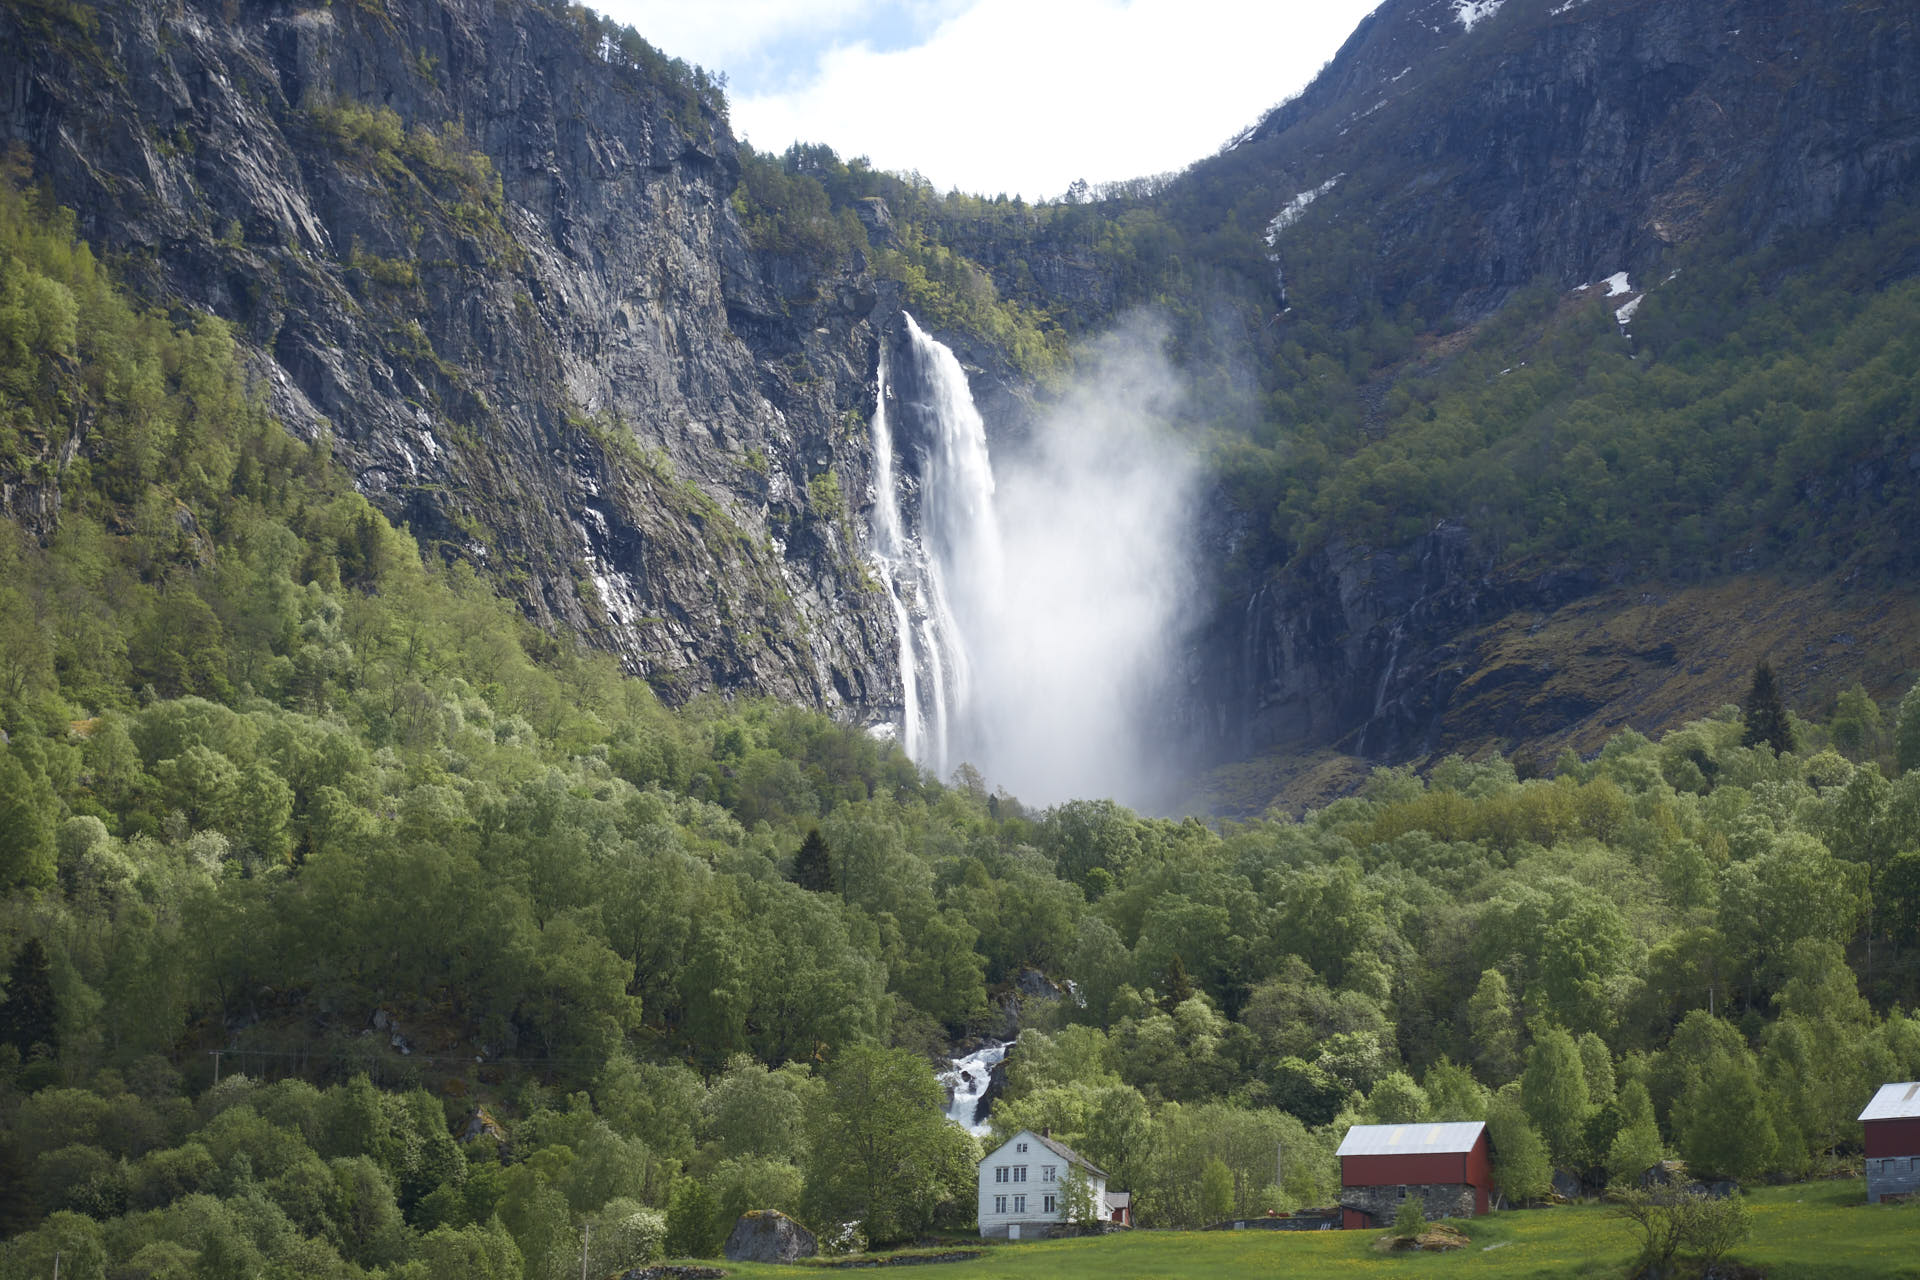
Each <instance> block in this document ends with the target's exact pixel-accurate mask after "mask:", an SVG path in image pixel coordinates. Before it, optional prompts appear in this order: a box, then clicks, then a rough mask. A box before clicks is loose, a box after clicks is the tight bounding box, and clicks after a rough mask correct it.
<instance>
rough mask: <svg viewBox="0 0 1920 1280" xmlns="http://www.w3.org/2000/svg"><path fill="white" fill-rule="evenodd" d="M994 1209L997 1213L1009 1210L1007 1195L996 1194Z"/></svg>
mask: <svg viewBox="0 0 1920 1280" xmlns="http://www.w3.org/2000/svg"><path fill="white" fill-rule="evenodd" d="M993 1211H994V1212H995V1213H1005V1212H1006V1211H1007V1198H1006V1197H1005V1196H995V1197H994V1198H993Z"/></svg>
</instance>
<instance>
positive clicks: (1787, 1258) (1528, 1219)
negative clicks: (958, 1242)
mask: <svg viewBox="0 0 1920 1280" xmlns="http://www.w3.org/2000/svg"><path fill="white" fill-rule="evenodd" d="M1752 1204H1753V1234H1752V1236H1751V1237H1750V1238H1749V1239H1748V1240H1747V1241H1746V1243H1745V1244H1743V1245H1741V1246H1740V1247H1739V1248H1738V1249H1736V1250H1735V1251H1734V1253H1733V1255H1732V1259H1733V1260H1734V1261H1736V1262H1739V1263H1742V1264H1745V1265H1747V1266H1750V1267H1756V1268H1758V1269H1759V1270H1760V1271H1761V1272H1763V1273H1764V1274H1765V1275H1766V1276H1767V1277H1768V1278H1769V1280H1830V1278H1831V1280H1840V1278H1841V1277H1847V1278H1848V1280H1852V1278H1854V1277H1920V1205H1871V1206H1870V1205H1868V1204H1867V1203H1866V1194H1865V1191H1864V1188H1863V1187H1862V1184H1861V1182H1860V1180H1859V1179H1857V1178H1850V1179H1842V1180H1838V1181H1828V1182H1815V1183H1802V1184H1797V1185H1792V1186H1784V1187H1767V1188H1762V1189H1760V1190H1758V1191H1755V1192H1754V1193H1753V1195H1752ZM1465 1226H1466V1230H1467V1233H1468V1234H1469V1235H1470V1236H1471V1237H1472V1240H1473V1243H1472V1245H1470V1246H1469V1247H1468V1248H1466V1249H1463V1250H1460V1251H1458V1252H1455V1253H1447V1254H1418V1255H1410V1254H1399V1253H1380V1252H1377V1251H1376V1250H1375V1249H1374V1247H1373V1246H1374V1242H1375V1241H1376V1240H1377V1239H1378V1238H1379V1237H1380V1235H1381V1233H1380V1232H1378V1231H1326V1232H1290V1231H1271V1232H1270V1231H1240V1232H1193V1231H1136V1232H1131V1233H1129V1234H1126V1235H1120V1236H1109V1237H1106V1238H1104V1239H1093V1240H1056V1241H1044V1242H1036V1243H1032V1244H1017V1245H1003V1244H992V1245H984V1244H983V1245H982V1246H981V1247H982V1248H983V1249H984V1250H985V1256H983V1257H981V1258H978V1259H975V1260H973V1261H969V1262H960V1263H952V1264H947V1265H946V1266H945V1267H943V1268H942V1269H940V1270H938V1271H935V1272H932V1273H927V1272H922V1271H918V1270H915V1271H913V1272H911V1273H910V1274H911V1275H914V1276H918V1277H924V1280H1028V1278H1029V1277H1031V1278H1032V1280H1043V1278H1044V1280H1076V1278H1078V1277H1086V1278H1087V1280H1187V1278H1188V1277H1195V1278H1196V1280H1197V1278H1198V1277H1218V1276H1275V1275H1285V1276H1287V1277H1289V1278H1290V1280H1291V1278H1294V1277H1298V1278H1300V1280H1313V1278H1315V1277H1336V1276H1339V1277H1352V1276H1374V1277H1379V1280H1388V1278H1389V1277H1396V1276H1436V1277H1437V1276H1456V1275H1457V1276H1476V1277H1481V1276H1484V1277H1520V1276H1595V1277H1600V1276H1624V1275H1625V1274H1626V1273H1627V1265H1628V1263H1629V1262H1630V1261H1631V1260H1632V1258H1633V1256H1634V1252H1635V1239H1634V1237H1633V1235H1632V1233H1631V1231H1630V1229H1629V1228H1628V1226H1627V1225H1626V1224H1625V1223H1623V1222H1621V1221H1620V1220H1618V1219H1617V1218H1615V1217H1614V1216H1613V1215H1612V1213H1611V1211H1610V1210H1609V1209H1607V1208H1606V1207H1605V1206H1602V1205H1579V1206H1568V1207H1564V1208H1554V1209H1530V1210H1518V1211H1509V1212H1505V1213H1496V1214H1492V1215H1489V1216H1488V1217H1485V1218H1480V1219H1476V1220H1474V1221H1472V1222H1470V1223H1467V1224H1465ZM815 1265H816V1266H818V1265H819V1264H815ZM726 1269H727V1273H728V1275H729V1276H732V1277H737V1278H738V1280H767V1278H770V1277H775V1276H785V1277H787V1278H788V1280H792V1277H793V1275H794V1271H795V1269H794V1268H792V1267H776V1266H753V1265H746V1264H732V1263H729V1264H727V1267H726Z"/></svg>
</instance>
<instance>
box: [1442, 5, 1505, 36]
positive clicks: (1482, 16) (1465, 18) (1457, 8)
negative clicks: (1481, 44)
mask: <svg viewBox="0 0 1920 1280" xmlns="http://www.w3.org/2000/svg"><path fill="white" fill-rule="evenodd" d="M1506 2H1507V0H1453V16H1454V18H1455V20H1456V21H1458V22H1459V23H1460V25H1461V27H1463V28H1465V29H1466V30H1468V31H1471V30H1473V28H1474V24H1476V23H1478V22H1482V21H1485V20H1486V19H1488V18H1491V17H1492V16H1493V15H1494V14H1496V13H1498V12H1499V11H1500V6H1501V5H1503V4H1505V3H1506Z"/></svg>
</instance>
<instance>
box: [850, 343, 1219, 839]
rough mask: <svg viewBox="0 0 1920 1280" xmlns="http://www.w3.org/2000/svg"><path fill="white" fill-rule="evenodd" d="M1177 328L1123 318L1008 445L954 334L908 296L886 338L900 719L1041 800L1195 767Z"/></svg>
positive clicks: (942, 762)
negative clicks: (1161, 703)
mask: <svg viewBox="0 0 1920 1280" xmlns="http://www.w3.org/2000/svg"><path fill="white" fill-rule="evenodd" d="M1163 340H1164V339H1163V337H1162V336H1156V335H1154V334H1151V333H1144V334H1143V333H1131V334H1126V333H1117V334H1115V335H1110V339H1109V340H1104V341H1103V343H1102V344H1095V346H1094V347H1093V348H1092V349H1090V350H1088V351H1084V352H1083V353H1082V357H1081V358H1082V361H1083V363H1082V365H1081V368H1082V372H1083V373H1084V374H1085V375H1086V376H1085V377H1083V378H1082V379H1079V380H1077V381H1076V382H1075V383H1074V384H1071V385H1070V386H1069V387H1067V388H1066V389H1065V391H1064V393H1062V394H1057V395H1056V396H1055V397H1054V398H1053V400H1052V402H1051V403H1050V404H1049V406H1048V411H1047V414H1046V416H1045V417H1044V418H1043V419H1042V420H1041V421H1039V422H1038V423H1037V424H1035V426H1034V429H1033V430H1032V431H1031V433H1027V434H1023V435H1022V437H1021V438H1019V439H1018V440H1016V441H1010V442H1007V447H1006V448H1005V449H1004V450H1003V451H1002V454H1001V456H997V457H993V458H989V456H988V448H987V431H986V423H985V422H984V421H983V420H982V417H981V413H980V410H979V408H978V407H977V406H976V405H975V404H974V401H973V395H972V392H971V390H970V388H969V387H968V384H967V375H966V371H965V370H964V369H962V368H961V365H960V361H959V360H958V358H956V357H955V356H954V354H953V352H952V351H949V350H948V349H947V348H946V347H945V346H943V345H941V343H939V342H938V341H936V340H935V339H934V338H932V337H930V336H929V335H928V334H927V333H926V331H925V330H923V329H922V328H921V327H920V326H919V324H918V323H916V322H915V320H914V318H913V317H912V316H910V315H906V314H905V313H904V312H903V313H902V322H901V325H900V330H899V332H898V333H897V334H894V335H893V336H891V337H890V338H889V339H888V340H885V341H883V342H882V343H881V355H880V368H879V401H878V403H877V404H876V405H875V407H874V413H873V455H874V465H873V478H874V494H873V507H872V515H871V517H870V520H871V526H872V527H871V537H872V541H871V549H872V553H873V559H874V562H875V567H876V569H877V570H878V576H879V577H880V579H881V583H882V586H883V588H884V590H885V591H886V595H887V603H888V606H889V607H890V608H891V610H892V613H893V621H894V631H895V634H896V642H897V644H898V655H899V664H900V682H901V688H900V696H901V706H900V711H899V719H898V722H897V733H898V735H899V740H900V743H901V745H902V746H903V747H904V748H905V750H906V752H907V754H908V756H909V757H911V758H912V759H913V761H914V762H915V763H916V764H918V765H920V766H921V767H922V768H925V769H927V770H929V771H931V772H932V773H933V774H934V775H935V776H936V777H938V778H940V779H942V780H945V779H947V778H949V777H950V776H951V774H952V770H953V769H954V768H955V767H956V766H958V765H960V764H961V763H963V762H964V763H968V764H971V765H974V766H976V767H977V768H979V769H980V770H981V772H982V774H983V775H985V777H986V779H987V781H988V783H989V785H995V786H1005V787H1008V788H1010V789H1011V790H1013V791H1014V792H1016V793H1017V794H1019V795H1020V797H1021V798H1022V799H1023V800H1027V801H1030V802H1039V803H1043V804H1052V803H1058V802H1060V801H1063V800H1067V799H1071V798H1073V797H1075V796H1082V797H1093V796H1114V797H1117V798H1120V799H1122V800H1125V801H1128V802H1130V803H1136V804H1138V803H1142V802H1143V801H1144V802H1145V803H1148V804H1151V803H1154V802H1155V797H1154V790H1153V789H1154V788H1155V787H1156V786H1158V785H1160V784H1161V781H1162V780H1163V779H1166V778H1168V777H1170V776H1172V775H1173V773H1174V771H1175V770H1176V769H1177V768H1179V767H1180V762H1179V760H1178V759H1177V757H1178V754H1179V752H1178V746H1177V744H1174V743H1172V742H1170V741H1169V740H1168V735H1167V734H1166V732H1165V731H1164V717H1159V718H1157V716H1158V713H1157V711H1156V709H1155V708H1156V704H1155V701H1154V699H1155V698H1156V697H1161V696H1162V693H1163V691H1164V689H1165V688H1166V687H1167V686H1166V680H1167V673H1168V672H1169V671H1170V670H1172V669H1173V664H1172V663H1171V662H1170V661H1169V656H1170V655H1171V654H1172V653H1174V652H1176V645H1175V644H1174V642H1173V639H1172V637H1173V636H1174V633H1175V628H1176V626H1177V624H1178V622H1179V619H1180V616H1181V610H1182V608H1183V602H1184V601H1185V599H1186V598H1187V597H1186V594H1185V593H1186V591H1187V584H1188V582H1189V581H1190V574H1189V573H1188V569H1187V564H1188V553H1187V550H1186V548H1187V546H1188V535H1187V531H1188V530H1189V529H1190V528H1191V527H1192V521H1191V519H1190V518H1189V517H1190V505H1191V493H1192V491H1193V486H1192V480H1191V477H1192V470H1193V469H1192V465H1191V461H1190V459H1189V458H1188V456H1187V455H1186V454H1185V452H1184V451H1182V450H1181V449H1179V448H1178V447H1177V445H1176V444H1174V443H1173V442H1171V441H1170V440H1169V438H1168V437H1167V435H1166V433H1165V431H1164V430H1163V429H1162V427H1161V424H1162V423H1164V422H1165V421H1166V420H1167V418H1168V417H1169V416H1170V413H1169V406H1170V404H1171V402H1172V400H1173V398H1174V394H1175V393H1174V392H1172V391H1170V390H1169V387H1170V386H1171V384H1172V378H1171V376H1170V375H1169V374H1168V373H1167V371H1166V369H1167V366H1166V364H1165V361H1164V359H1163V358H1162V356H1161V352H1160V347H1161V344H1162V342H1163Z"/></svg>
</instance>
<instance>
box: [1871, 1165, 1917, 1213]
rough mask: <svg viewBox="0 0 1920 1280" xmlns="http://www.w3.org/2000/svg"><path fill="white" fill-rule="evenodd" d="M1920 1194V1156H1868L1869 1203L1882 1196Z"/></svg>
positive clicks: (1875, 1201) (1876, 1202) (1878, 1201)
mask: <svg viewBox="0 0 1920 1280" xmlns="http://www.w3.org/2000/svg"><path fill="white" fill-rule="evenodd" d="M1915 1194H1920V1156H1868V1157H1867V1203H1868V1204H1879V1203H1880V1198H1881V1197H1882V1196H1906V1195H1915Z"/></svg>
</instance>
